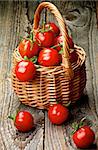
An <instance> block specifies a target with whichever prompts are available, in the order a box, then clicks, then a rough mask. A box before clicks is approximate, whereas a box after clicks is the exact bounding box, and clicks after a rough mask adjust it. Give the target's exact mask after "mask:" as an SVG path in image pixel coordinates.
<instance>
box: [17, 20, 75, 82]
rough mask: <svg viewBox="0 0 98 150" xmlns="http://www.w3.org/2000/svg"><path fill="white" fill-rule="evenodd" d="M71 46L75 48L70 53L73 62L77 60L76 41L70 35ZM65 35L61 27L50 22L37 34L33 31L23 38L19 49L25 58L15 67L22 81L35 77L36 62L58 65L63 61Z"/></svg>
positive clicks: (42, 64)
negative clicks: (61, 31) (63, 35)
mask: <svg viewBox="0 0 98 150" xmlns="http://www.w3.org/2000/svg"><path fill="white" fill-rule="evenodd" d="M68 44H69V48H70V49H73V51H72V52H71V53H70V55H69V56H70V61H71V63H72V62H74V61H77V54H76V52H75V50H74V43H73V40H72V38H71V37H68ZM62 45H63V37H62V35H61V33H60V29H59V27H58V26H57V25H56V24H55V23H53V22H49V23H47V24H44V25H43V27H40V28H39V30H38V31H37V32H36V34H35V35H34V34H33V31H32V32H31V33H30V35H29V36H28V37H27V38H23V39H22V41H21V42H20V43H19V45H18V47H17V50H18V51H19V53H20V55H21V57H22V58H23V60H22V61H20V62H19V63H18V64H17V65H16V68H15V73H16V76H17V78H18V79H19V80H20V81H30V80H32V79H33V78H34V77H35V74H36V67H35V63H36V64H38V65H40V66H44V67H50V66H58V65H60V63H61V62H62V56H61V53H62V50H63V47H62Z"/></svg>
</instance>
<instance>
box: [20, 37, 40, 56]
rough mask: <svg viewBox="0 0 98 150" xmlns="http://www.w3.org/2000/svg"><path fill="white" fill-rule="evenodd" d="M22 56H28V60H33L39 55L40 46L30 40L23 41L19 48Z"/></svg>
mask: <svg viewBox="0 0 98 150" xmlns="http://www.w3.org/2000/svg"><path fill="white" fill-rule="evenodd" d="M18 49H19V53H20V55H21V56H22V57H23V58H24V56H27V57H28V58H32V57H33V56H36V55H38V53H39V50H40V48H39V46H38V44H37V43H36V42H31V41H30V40H26V39H24V40H22V41H21V42H20V44H19V46H18Z"/></svg>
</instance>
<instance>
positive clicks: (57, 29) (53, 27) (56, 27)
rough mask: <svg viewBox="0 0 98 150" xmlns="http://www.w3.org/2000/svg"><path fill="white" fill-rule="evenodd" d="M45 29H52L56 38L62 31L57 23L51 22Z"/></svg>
mask: <svg viewBox="0 0 98 150" xmlns="http://www.w3.org/2000/svg"><path fill="white" fill-rule="evenodd" d="M45 28H46V29H47V28H48V29H49V28H50V30H52V31H53V32H54V35H55V36H58V35H59V34H60V29H59V27H58V26H57V25H56V24H55V23H53V22H49V23H47V24H46V25H45Z"/></svg>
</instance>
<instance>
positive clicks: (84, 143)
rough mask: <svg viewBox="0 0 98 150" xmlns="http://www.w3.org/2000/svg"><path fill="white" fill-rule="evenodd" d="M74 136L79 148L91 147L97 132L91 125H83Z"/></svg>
mask: <svg viewBox="0 0 98 150" xmlns="http://www.w3.org/2000/svg"><path fill="white" fill-rule="evenodd" d="M72 138H73V141H74V143H75V144H76V146H77V147H78V148H89V146H90V145H91V144H92V143H93V142H94V140H95V134H94V132H93V130H92V129H91V128H90V127H89V126H83V127H81V128H80V129H78V130H77V131H76V132H75V133H74V134H73V136H72Z"/></svg>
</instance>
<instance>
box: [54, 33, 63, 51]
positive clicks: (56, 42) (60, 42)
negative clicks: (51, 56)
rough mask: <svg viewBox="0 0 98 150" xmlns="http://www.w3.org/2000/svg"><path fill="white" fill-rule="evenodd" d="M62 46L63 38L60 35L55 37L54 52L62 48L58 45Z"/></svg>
mask: <svg viewBox="0 0 98 150" xmlns="http://www.w3.org/2000/svg"><path fill="white" fill-rule="evenodd" d="M60 44H62V45H63V37H62V36H61V35H59V36H57V37H56V38H55V39H54V45H55V46H56V48H55V49H56V50H58V51H60V50H61V48H62V46H61V45H60Z"/></svg>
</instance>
